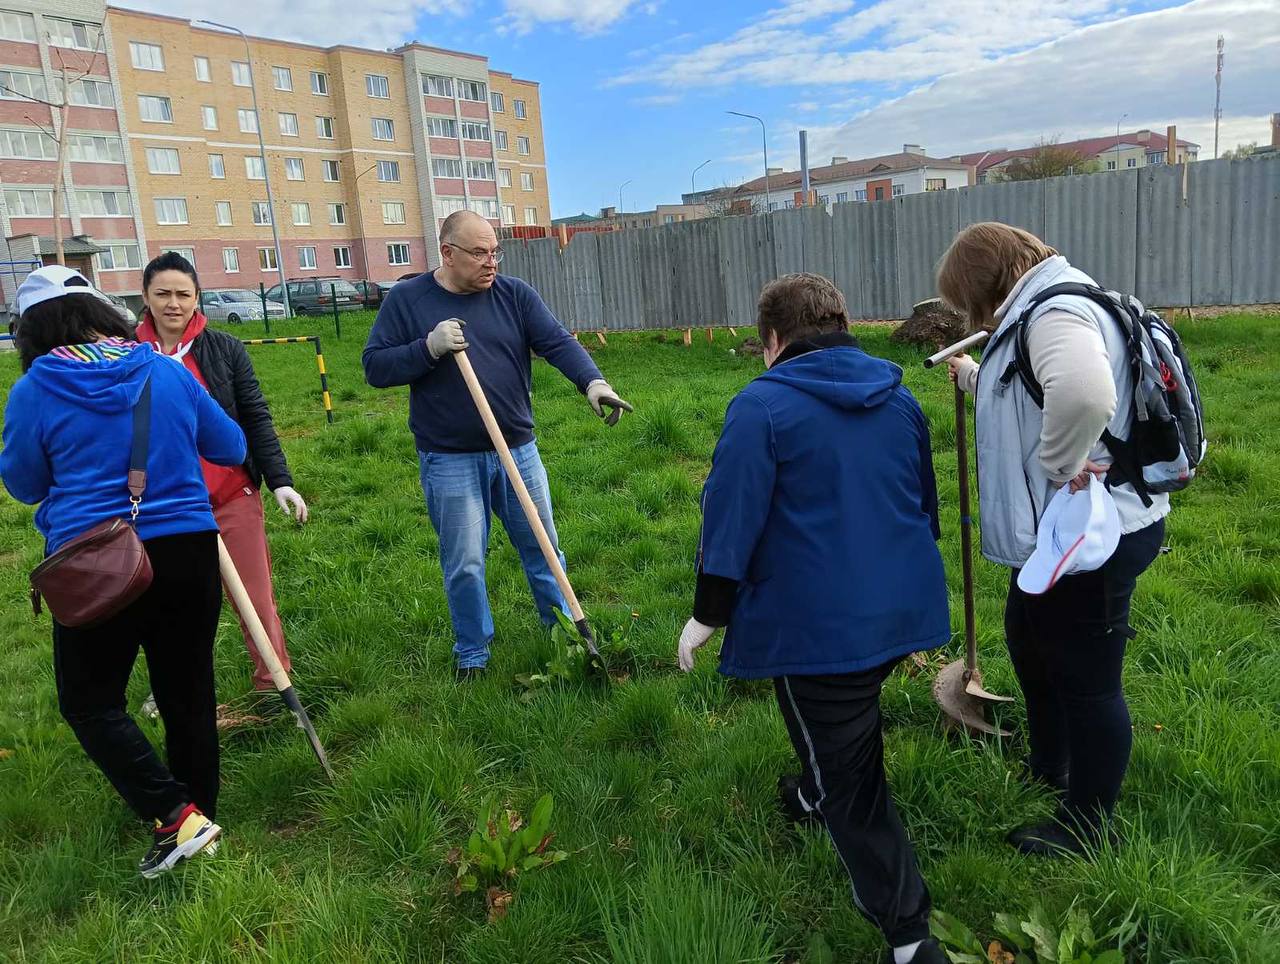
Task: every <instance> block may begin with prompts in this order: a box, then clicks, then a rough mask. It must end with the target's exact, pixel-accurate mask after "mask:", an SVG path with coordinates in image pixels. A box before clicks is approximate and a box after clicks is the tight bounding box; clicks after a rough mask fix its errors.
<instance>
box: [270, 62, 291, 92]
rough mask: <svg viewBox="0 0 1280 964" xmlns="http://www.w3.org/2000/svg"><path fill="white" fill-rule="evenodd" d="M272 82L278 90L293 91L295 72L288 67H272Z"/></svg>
mask: <svg viewBox="0 0 1280 964" xmlns="http://www.w3.org/2000/svg"><path fill="white" fill-rule="evenodd" d="M271 80H272V83H274V84H275V88H276V90H293V71H292V70H290V69H289V68H288V67H272V68H271Z"/></svg>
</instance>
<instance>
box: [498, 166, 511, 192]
mask: <svg viewBox="0 0 1280 964" xmlns="http://www.w3.org/2000/svg"><path fill="white" fill-rule="evenodd" d="M498 183H499V184H500V185H502V186H503V187H510V186H511V168H509V167H500V168H498Z"/></svg>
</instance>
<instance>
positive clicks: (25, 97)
mask: <svg viewBox="0 0 1280 964" xmlns="http://www.w3.org/2000/svg"><path fill="white" fill-rule="evenodd" d="M0 90H4V91H8V92H9V93H11V94H16V95H17V96H19V97H21V98H22V99H23V100H29V101H31V102H32V103H33V104H43V105H44V106H45V107H48V108H49V109H50V110H57V109H58V108H59V107H61V106H62V105H61V104H55V103H53V102H52V101H48V100H41V99H40V98H39V97H32V96H31V95H30V94H24V93H23V92H22V91H20V90H14V89H13V88H12V87H10V86H8V85H7V84H0Z"/></svg>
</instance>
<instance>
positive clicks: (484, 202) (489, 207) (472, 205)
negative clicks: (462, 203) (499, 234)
mask: <svg viewBox="0 0 1280 964" xmlns="http://www.w3.org/2000/svg"><path fill="white" fill-rule="evenodd" d="M467 209H468V210H470V211H473V212H475V213H476V214H478V215H480V217H482V218H493V219H494V220H497V217H498V202H497V201H494V200H492V199H491V198H478V197H473V198H472V199H471V200H470V201H468V202H467Z"/></svg>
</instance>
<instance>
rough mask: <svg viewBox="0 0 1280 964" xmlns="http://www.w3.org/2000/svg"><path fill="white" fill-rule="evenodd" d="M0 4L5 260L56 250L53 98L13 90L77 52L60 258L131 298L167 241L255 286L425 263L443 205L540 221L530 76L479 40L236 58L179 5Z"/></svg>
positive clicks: (545, 219)
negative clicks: (155, 8) (456, 47)
mask: <svg viewBox="0 0 1280 964" xmlns="http://www.w3.org/2000/svg"><path fill="white" fill-rule="evenodd" d="M8 6H9V9H6V10H0V190H2V191H3V195H2V196H3V201H4V203H3V206H0V229H2V230H3V234H4V237H5V238H6V240H7V249H6V251H5V254H4V255H3V257H4V259H5V260H10V261H13V260H19V259H24V258H27V257H31V256H32V255H34V256H36V257H39V258H42V259H43V260H45V261H52V259H53V245H52V238H51V235H52V234H53V210H52V205H53V182H54V179H55V177H56V167H57V164H56V153H57V150H56V144H55V142H54V141H53V140H52V139H51V138H49V137H48V136H47V135H46V134H44V133H42V132H41V128H42V127H43V128H45V129H53V128H54V127H55V125H56V123H57V117H56V116H53V115H56V113H57V112H53V111H50V110H49V108H47V107H44V106H41V105H39V104H36V103H34V102H33V101H31V100H29V99H27V98H25V97H23V96H22V95H23V94H28V95H32V96H36V97H39V98H41V99H44V100H52V101H54V102H58V101H59V98H60V88H61V80H60V69H61V65H62V63H64V62H65V63H66V65H67V66H68V68H69V70H70V71H71V76H72V77H73V78H74V77H76V76H78V75H79V74H80V73H82V72H83V71H84V70H86V69H87V70H88V71H89V73H88V74H87V76H85V77H84V79H83V80H81V81H79V82H76V83H73V84H72V90H71V103H72V104H73V105H74V106H73V107H72V108H71V110H70V116H69V121H68V132H67V139H68V155H69V162H68V165H67V177H66V179H65V181H64V194H63V197H64V208H63V211H64V217H63V219H62V223H63V233H64V236H65V237H66V238H67V239H68V245H69V248H70V249H71V250H72V253H71V254H69V255H68V263H72V264H74V265H75V266H77V267H82V268H88V269H89V270H90V273H91V274H92V276H93V277H94V280H95V281H96V282H97V283H98V284H99V285H100V286H101V287H102V288H103V289H104V290H107V291H110V292H114V293H116V294H120V295H123V296H126V297H130V298H131V299H132V297H133V296H137V295H139V294H140V293H141V285H142V278H141V268H142V266H143V265H144V264H145V263H146V261H147V260H149V258H151V257H153V256H154V255H156V254H158V253H160V252H161V251H164V250H179V251H182V252H183V253H184V254H186V255H188V256H189V257H192V258H193V260H194V262H195V265H196V267H197V269H198V270H199V272H200V275H201V281H202V282H203V284H204V285H205V286H206V287H208V288H217V287H224V286H226V287H249V288H256V287H257V285H258V283H259V282H260V281H261V282H263V283H265V284H266V285H268V286H270V285H273V284H275V283H277V282H278V281H279V279H280V277H281V275H282V274H283V276H284V277H305V276H306V275H308V274H311V273H314V274H315V275H336V276H338V277H346V278H349V279H357V278H365V277H368V278H373V279H376V280H383V281H385V280H392V279H395V278H398V277H400V276H401V275H403V274H406V273H409V272H415V271H422V270H424V269H426V268H428V267H432V266H434V265H435V264H436V263H437V262H438V257H439V256H438V228H439V224H440V222H441V221H442V220H443V219H444V218H445V217H446V216H447V215H448V214H450V213H452V212H453V211H457V210H463V209H467V208H469V209H471V210H473V211H476V212H477V213H480V214H482V215H483V216H485V217H487V218H489V219H490V220H491V221H492V222H493V223H494V225H495V226H498V225H500V224H503V223H507V224H517V223H518V224H530V223H532V224H548V223H550V219H551V211H550V200H549V196H548V190H547V177H546V155H545V149H544V143H543V136H542V115H541V105H540V98H539V89H538V85H537V84H536V83H535V82H533V81H527V80H520V79H518V78H515V77H512V76H511V75H510V74H507V73H500V72H495V71H490V70H489V69H488V62H487V60H486V58H484V57H483V56H479V55H476V54H469V53H460V52H456V51H448V50H441V49H437V48H433V47H427V46H424V45H422V44H418V43H411V44H408V45H406V46H404V47H401V48H398V49H396V50H394V51H392V52H383V51H375V50H366V49H361V48H356V47H350V46H345V45H337V46H333V47H316V46H311V45H307V44H299V43H291V42H285V41H278V40H269V39H262V38H250V40H249V45H250V57H249V59H248V60H246V58H245V46H244V42H243V41H242V40H241V38H240V37H239V36H236V35H234V34H228V33H226V32H224V31H220V30H217V29H213V28H207V27H202V26H199V25H197V24H193V23H191V22H190V21H187V20H182V19H177V18H173V17H166V16H160V15H156V14H149V13H141V12H137V11H132V10H124V9H119V8H115V7H104V6H103V5H102V4H95V3H94V2H93V0H39V3H38V6H37V4H36V3H33V2H32V0H16V2H15V3H12V4H9V5H8ZM250 78H252V81H253V84H254V86H256V92H257V101H258V111H257V113H256V114H255V112H254V110H253V97H252V93H253V91H252V89H251V87H250ZM259 126H260V127H261V133H262V137H263V141H264V143H265V146H266V169H265V171H264V168H263V164H262V159H261V157H260V155H259V148H258V128H259ZM265 174H269V176H270V182H271V190H272V194H273V198H274V214H275V221H276V225H277V229H278V231H279V234H280V244H281V250H282V254H283V258H284V264H283V266H281V265H277V264H276V255H275V250H274V246H273V243H272V236H271V221H270V217H271V211H270V210H269V208H268V205H267V192H266V181H265V177H264V175H265ZM73 239H74V240H73ZM281 267H283V272H282V271H281V270H280V268H281ZM3 274H4V272H3V271H0V276H3ZM4 286H5V288H6V289H7V291H6V297H5V301H6V302H7V301H8V300H9V297H10V296H11V283H10V282H9V281H8V280H6V281H5V285H4Z"/></svg>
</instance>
